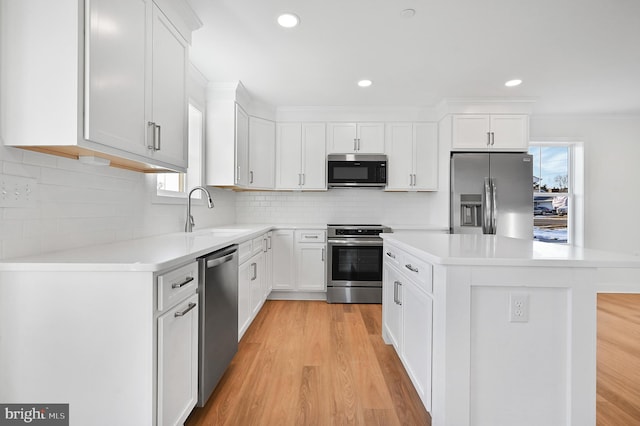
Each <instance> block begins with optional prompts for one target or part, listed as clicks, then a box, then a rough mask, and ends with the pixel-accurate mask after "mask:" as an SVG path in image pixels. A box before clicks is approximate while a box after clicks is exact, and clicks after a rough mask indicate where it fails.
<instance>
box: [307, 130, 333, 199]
mask: <svg viewBox="0 0 640 426" xmlns="http://www.w3.org/2000/svg"><path fill="white" fill-rule="evenodd" d="M302 189H308V190H322V189H327V155H326V127H325V125H324V123H304V124H303V125H302Z"/></svg>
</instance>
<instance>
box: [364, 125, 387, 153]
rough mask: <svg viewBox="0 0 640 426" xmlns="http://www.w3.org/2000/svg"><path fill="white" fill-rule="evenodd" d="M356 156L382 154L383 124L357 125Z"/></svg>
mask: <svg viewBox="0 0 640 426" xmlns="http://www.w3.org/2000/svg"><path fill="white" fill-rule="evenodd" d="M357 137H358V143H357V152H358V154H381V153H383V152H384V123H358V136H357Z"/></svg>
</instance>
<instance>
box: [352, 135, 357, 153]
mask: <svg viewBox="0 0 640 426" xmlns="http://www.w3.org/2000/svg"><path fill="white" fill-rule="evenodd" d="M353 150H354V151H357V150H358V139H356V138H353Z"/></svg>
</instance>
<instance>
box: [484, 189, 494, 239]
mask: <svg viewBox="0 0 640 426" xmlns="http://www.w3.org/2000/svg"><path fill="white" fill-rule="evenodd" d="M491 200H492V198H491V178H488V177H486V178H484V187H483V189H482V204H483V206H484V211H483V212H482V233H483V234H491V216H492V213H493V207H492V205H491Z"/></svg>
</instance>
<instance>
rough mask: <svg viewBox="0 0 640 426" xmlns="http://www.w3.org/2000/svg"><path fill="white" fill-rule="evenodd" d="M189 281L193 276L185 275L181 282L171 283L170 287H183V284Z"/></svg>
mask: <svg viewBox="0 0 640 426" xmlns="http://www.w3.org/2000/svg"><path fill="white" fill-rule="evenodd" d="M191 281H193V277H187V279H185V280H184V281H183V282H181V283H173V284H171V288H180V287H184V286H185V285H187V284H189V283H190V282H191Z"/></svg>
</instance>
